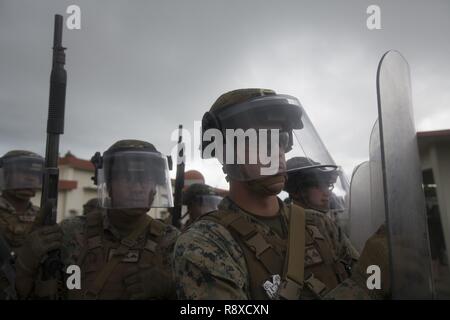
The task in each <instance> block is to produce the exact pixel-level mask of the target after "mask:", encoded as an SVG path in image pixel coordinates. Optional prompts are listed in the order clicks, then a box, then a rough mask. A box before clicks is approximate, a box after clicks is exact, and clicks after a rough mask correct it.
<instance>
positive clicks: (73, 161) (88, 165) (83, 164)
mask: <svg viewBox="0 0 450 320" xmlns="http://www.w3.org/2000/svg"><path fill="white" fill-rule="evenodd" d="M58 163H59V165H67V166H69V167H71V168H74V169H79V170H85V171H91V172H94V165H93V164H92V162H91V161H89V160H83V159H79V158H77V157H75V156H74V155H73V154H71V153H70V152H67V153H66V155H65V156H64V157H63V158H59V162H58Z"/></svg>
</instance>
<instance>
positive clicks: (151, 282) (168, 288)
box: [124, 265, 176, 300]
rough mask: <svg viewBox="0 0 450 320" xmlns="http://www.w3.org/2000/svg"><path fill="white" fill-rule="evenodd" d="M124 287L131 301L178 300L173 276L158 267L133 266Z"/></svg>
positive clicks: (128, 272) (125, 279)
mask: <svg viewBox="0 0 450 320" xmlns="http://www.w3.org/2000/svg"><path fill="white" fill-rule="evenodd" d="M124 285H125V288H126V291H127V292H128V294H129V297H130V299H131V300H143V299H175V298H176V294H175V286H174V283H173V280H172V276H171V275H170V274H169V273H168V272H166V271H164V270H161V269H160V268H157V267H151V268H145V269H141V268H139V267H138V266H136V265H133V266H131V267H130V268H129V269H128V270H127V273H126V274H125V277H124Z"/></svg>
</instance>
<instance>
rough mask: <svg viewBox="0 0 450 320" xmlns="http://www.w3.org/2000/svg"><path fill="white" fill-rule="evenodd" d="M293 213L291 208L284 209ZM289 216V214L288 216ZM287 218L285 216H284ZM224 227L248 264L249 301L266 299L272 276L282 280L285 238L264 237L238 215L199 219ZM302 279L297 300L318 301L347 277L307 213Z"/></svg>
mask: <svg viewBox="0 0 450 320" xmlns="http://www.w3.org/2000/svg"><path fill="white" fill-rule="evenodd" d="M287 208H288V209H289V211H290V210H292V207H291V206H288V207H287ZM289 216H290V214H289ZM286 218H288V217H286ZM202 219H206V220H210V221H214V222H216V223H219V224H221V225H222V226H224V227H225V228H226V229H227V230H228V231H229V232H230V233H231V235H232V236H233V238H234V239H235V241H236V242H237V243H238V244H239V245H240V247H241V249H242V251H243V254H244V258H245V261H246V264H247V272H248V275H249V279H248V285H249V293H250V298H251V299H256V300H265V299H269V296H268V294H267V288H264V287H263V286H265V284H266V283H267V282H268V281H269V282H270V281H273V279H274V277H273V276H276V275H278V278H281V279H284V278H285V275H286V271H287V259H286V258H287V256H286V252H287V250H288V239H282V238H281V237H279V236H278V235H276V234H274V235H273V236H270V235H266V234H264V233H263V232H261V231H260V230H259V229H258V228H257V227H256V226H255V224H256V223H257V222H255V221H253V219H252V218H251V217H250V216H248V215H245V214H243V213H240V212H236V211H232V210H221V209H219V210H218V211H215V212H213V213H210V214H208V215H207V216H204V217H202ZM287 221H289V220H288V219H287ZM305 226H306V228H305V229H306V230H304V231H303V232H305V231H306V232H305V248H304V250H305V252H304V278H305V286H304V288H303V290H302V291H301V295H300V297H299V298H300V299H320V298H322V297H323V296H324V295H325V294H326V293H327V292H328V291H329V290H331V289H333V288H335V287H336V286H337V285H338V284H339V283H340V282H342V281H344V280H345V279H346V278H348V273H347V272H346V270H345V268H344V266H343V264H342V263H340V261H339V257H337V255H336V253H335V252H334V250H332V248H333V246H332V243H331V239H330V237H329V236H328V235H327V234H325V233H322V232H320V231H319V228H318V227H317V226H316V223H315V221H314V219H312V218H311V217H310V216H309V215H308V214H307V215H306V221H305Z"/></svg>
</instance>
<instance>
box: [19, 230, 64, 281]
mask: <svg viewBox="0 0 450 320" xmlns="http://www.w3.org/2000/svg"><path fill="white" fill-rule="evenodd" d="M62 237H63V232H62V230H61V227H60V226H59V225H53V226H43V227H41V228H39V229H37V230H35V231H33V232H31V233H30V234H29V235H28V236H27V238H26V239H25V242H24V244H23V246H22V247H20V249H19V250H18V252H17V260H18V266H19V267H21V268H22V269H24V271H26V272H27V273H34V272H35V271H36V270H37V268H38V267H39V264H40V262H41V260H42V258H43V257H44V255H46V254H47V253H48V252H50V251H52V250H55V249H59V248H61V245H62Z"/></svg>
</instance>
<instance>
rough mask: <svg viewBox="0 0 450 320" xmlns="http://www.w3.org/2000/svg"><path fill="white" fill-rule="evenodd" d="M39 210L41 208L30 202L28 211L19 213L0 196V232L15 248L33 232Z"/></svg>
mask: <svg viewBox="0 0 450 320" xmlns="http://www.w3.org/2000/svg"><path fill="white" fill-rule="evenodd" d="M38 211H39V208H38V207H36V206H34V205H32V204H31V202H30V203H29V205H28V209H27V210H26V212H23V213H18V212H16V210H15V209H14V207H13V206H12V205H11V204H10V203H9V202H8V201H7V200H6V199H5V198H4V197H3V196H0V232H1V233H2V234H3V236H4V237H5V239H6V240H7V242H8V244H9V245H10V246H11V248H12V249H13V250H14V249H17V248H19V247H20V246H21V245H22V244H23V242H24V240H25V237H26V236H27V234H29V233H30V232H31V228H32V226H33V222H34V219H35V217H36V215H37V213H38Z"/></svg>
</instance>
